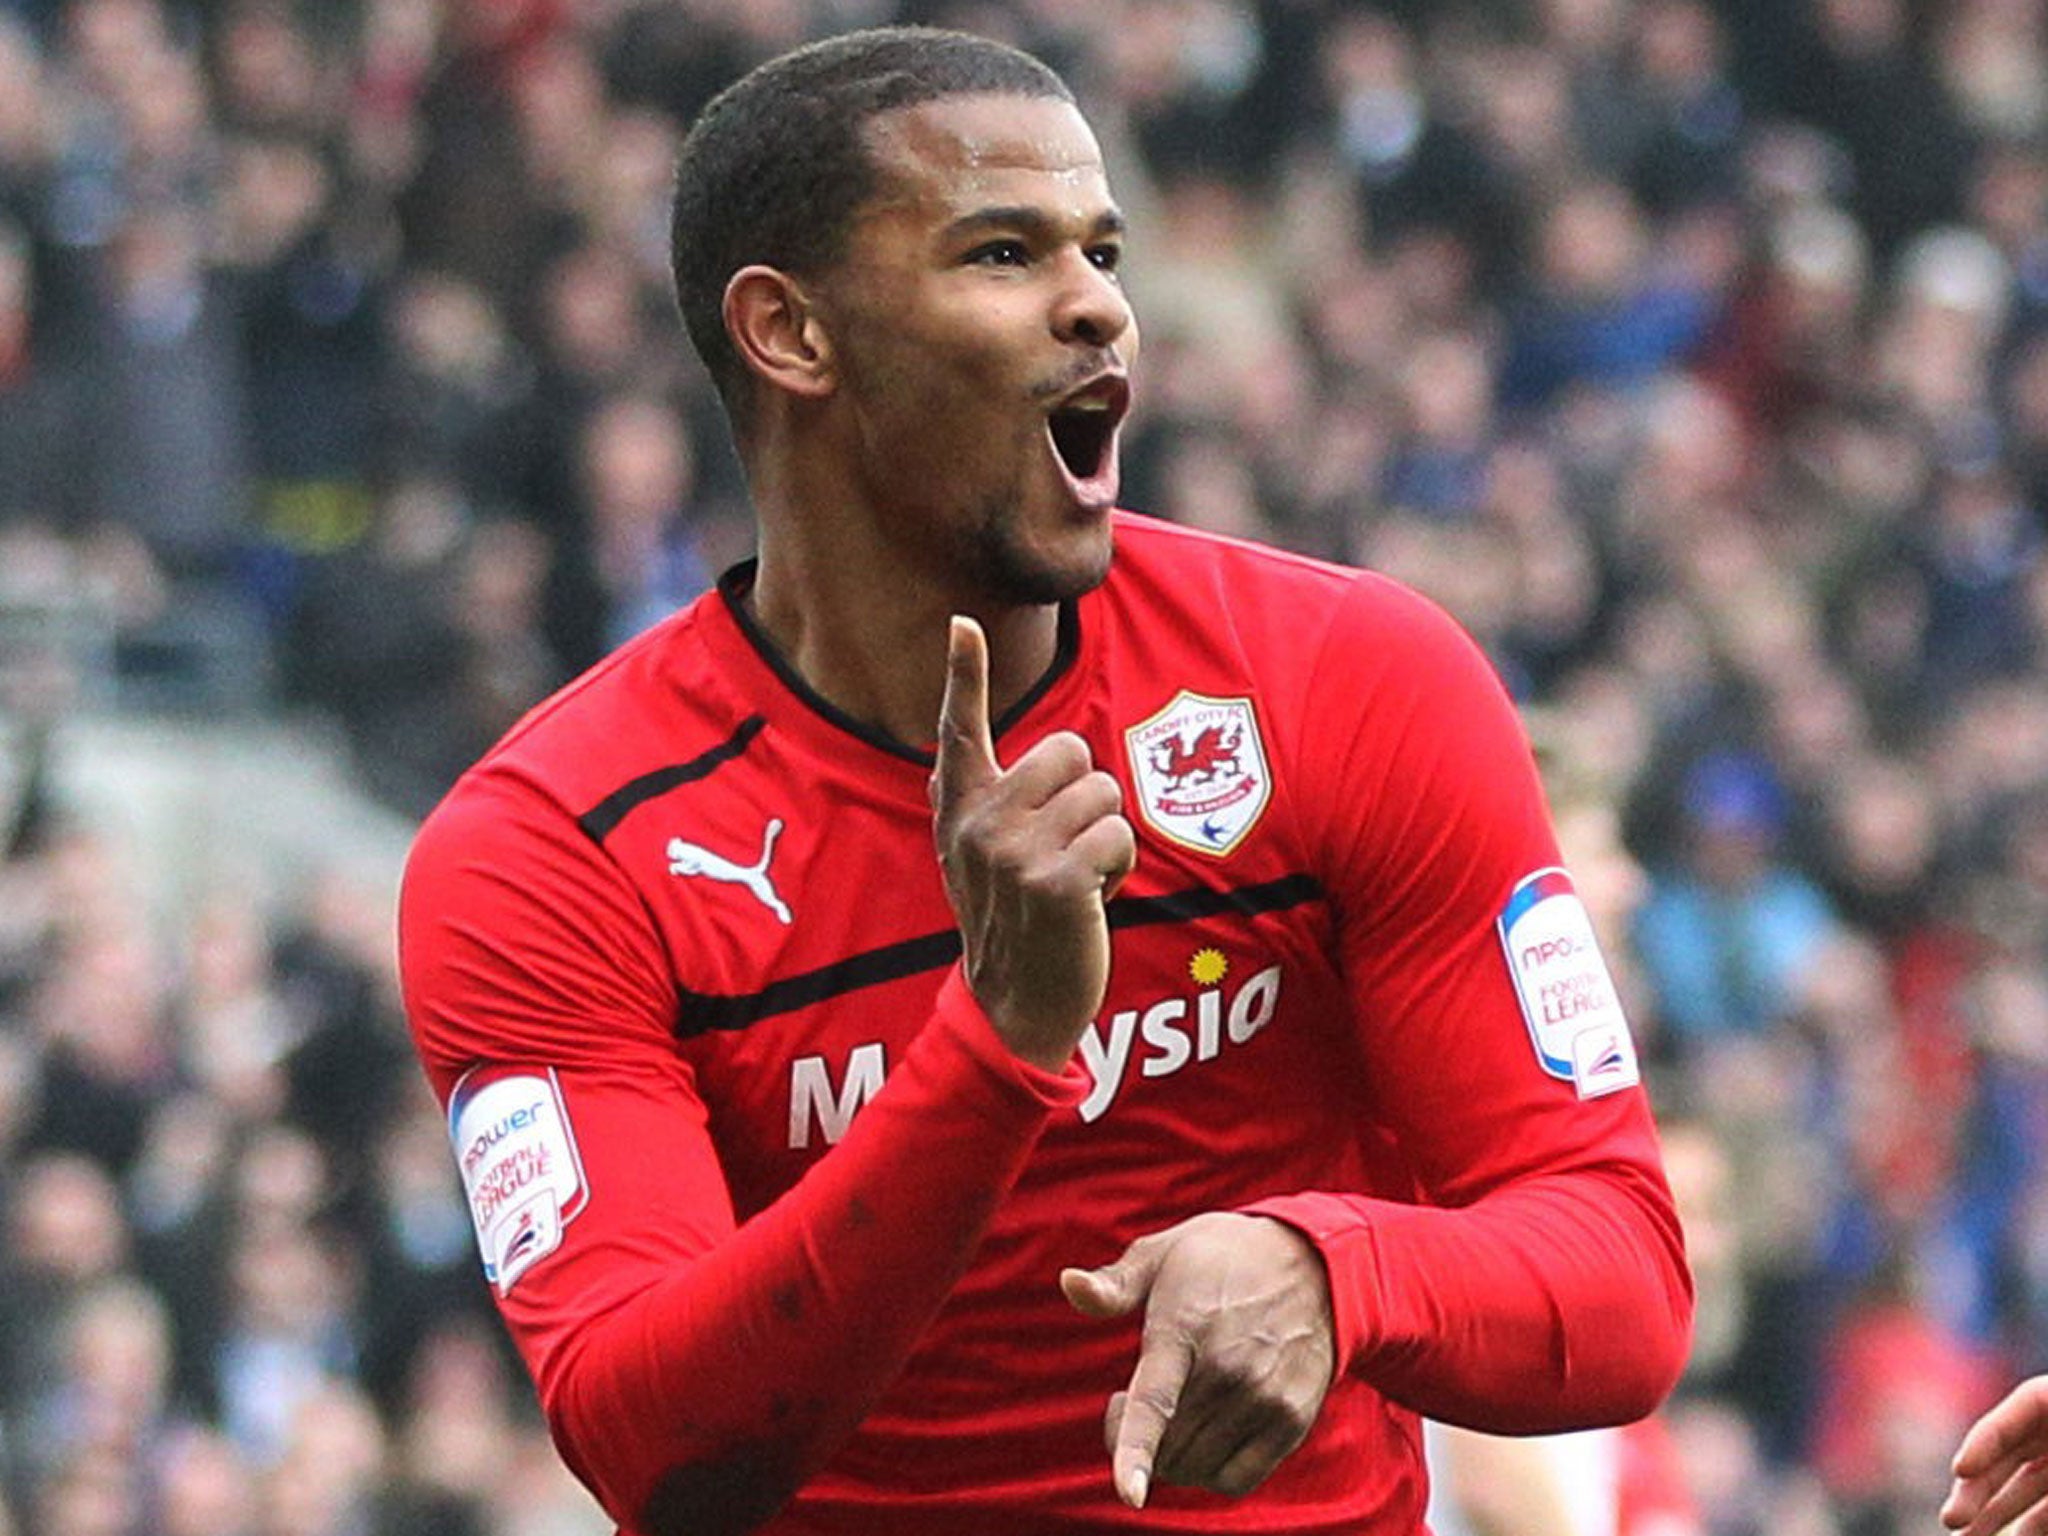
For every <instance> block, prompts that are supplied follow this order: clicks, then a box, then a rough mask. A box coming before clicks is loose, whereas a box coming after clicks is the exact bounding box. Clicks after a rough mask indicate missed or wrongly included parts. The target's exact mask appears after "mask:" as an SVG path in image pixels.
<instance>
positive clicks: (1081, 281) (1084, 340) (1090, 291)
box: [1052, 251, 1132, 347]
mask: <svg viewBox="0 0 2048 1536" xmlns="http://www.w3.org/2000/svg"><path fill="white" fill-rule="evenodd" d="M1065 275H1066V280H1065V282H1063V283H1062V284H1061V287H1060V292H1059V296H1058V298H1057V300H1056V301H1055V303H1054V307H1053V315H1052V328H1053V334H1054V335H1055V336H1057V337H1059V339H1060V340H1061V341H1066V342H1075V343H1078V344H1080V345H1082V346H1089V347H1107V346H1111V345H1113V344H1114V343H1115V342H1117V341H1118V340H1120V339H1121V338H1122V337H1123V335H1124V334H1125V332H1127V331H1129V330H1130V329H1131V328H1132V315H1131V303H1130V300H1129V299H1127V298H1126V297H1125V296H1124V290H1123V285H1122V284H1121V283H1119V282H1118V281H1117V280H1116V276H1115V274H1113V273H1111V272H1109V271H1106V270H1105V269H1103V268H1102V267H1098V266H1097V265H1096V264H1095V263H1094V262H1093V261H1091V260H1090V259H1089V258H1088V256H1087V254H1086V253H1085V252H1081V251H1075V252H1072V253H1071V259H1070V260H1069V261H1068V262H1067V263H1066V274H1065Z"/></svg>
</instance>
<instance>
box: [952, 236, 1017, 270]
mask: <svg viewBox="0 0 2048 1536" xmlns="http://www.w3.org/2000/svg"><path fill="white" fill-rule="evenodd" d="M1030 259H1031V254H1030V252H1028V251H1026V250H1025V249H1024V242H1023V241H1021V240H991V241H989V243H988V244H987V245H977V246H976V247H975V248H974V249H973V250H971V251H969V252H968V253H967V260H968V263H969V264H970V265H972V266H979V267H1021V266H1024V265H1025V264H1026V263H1027V262H1029V261H1030Z"/></svg>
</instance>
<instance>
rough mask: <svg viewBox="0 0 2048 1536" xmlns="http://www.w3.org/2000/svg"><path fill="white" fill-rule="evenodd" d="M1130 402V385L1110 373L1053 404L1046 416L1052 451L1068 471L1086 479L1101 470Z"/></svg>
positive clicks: (1103, 467)
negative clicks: (1108, 375)
mask: <svg viewBox="0 0 2048 1536" xmlns="http://www.w3.org/2000/svg"><path fill="white" fill-rule="evenodd" d="M1130 402H1131V392H1130V386H1129V385H1128V384H1126V383H1125V382H1124V380H1123V379H1122V378H1120V377H1116V376H1110V377H1107V378H1103V379H1098V380H1097V381H1095V382H1094V383H1092V384H1090V385H1088V386H1086V387H1085V388H1083V389H1080V390H1077V391H1075V392H1074V393H1073V394H1071V395H1069V396H1067V398H1066V399H1064V400H1062V401H1061V402H1060V403H1059V404H1058V405H1056V406H1054V407H1053V409H1052V412H1051V414H1050V415H1049V416H1048V418H1047V424H1048V426H1049V428H1050V430H1051V434H1052V446H1053V451H1054V452H1055V453H1057V454H1058V455H1059V456H1060V463H1062V464H1064V465H1065V466H1066V469H1067V473H1068V474H1070V475H1072V476H1073V477H1074V478H1075V479H1076V480H1082V481H1087V480H1093V479H1094V478H1095V477H1096V476H1098V475H1100V474H1101V473H1102V472H1103V470H1104V469H1105V468H1106V467H1107V466H1108V463H1109V450H1110V445H1111V444H1112V443H1114V442H1115V441H1116V429H1117V426H1118V425H1119V424H1120V423H1121V422H1122V421H1123V419H1124V413H1125V412H1126V411H1127V410H1129V409H1130Z"/></svg>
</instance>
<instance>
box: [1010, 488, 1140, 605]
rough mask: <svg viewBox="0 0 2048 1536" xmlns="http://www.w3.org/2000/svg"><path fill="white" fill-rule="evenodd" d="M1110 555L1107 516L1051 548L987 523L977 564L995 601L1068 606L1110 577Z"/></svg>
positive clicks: (1109, 529) (1074, 532) (1074, 530)
mask: <svg viewBox="0 0 2048 1536" xmlns="http://www.w3.org/2000/svg"><path fill="white" fill-rule="evenodd" d="M1112 553H1113V538H1112V535H1111V528H1110V521H1109V514H1108V513H1107V512H1105V513H1103V514H1102V515H1101V517H1100V519H1099V520H1097V521H1096V522H1095V523H1093V524H1092V525H1091V526H1089V527H1088V528H1086V529H1072V530H1069V531H1068V532H1067V533H1066V534H1065V535H1064V536H1063V537H1061V538H1060V539H1058V540H1056V541H1054V547H1050V548H1041V547H1033V546H1027V545H1025V544H1023V543H1022V542H1021V541H1019V540H1017V539H1016V538H1015V537H1014V536H1013V535H1012V530H1011V529H1010V528H1008V527H1006V526H1002V525H1001V524H995V523H985V524H984V525H983V538H982V540H981V550H980V554H981V560H980V562H979V563H980V565H981V570H982V576H983V582H984V585H985V586H986V587H987V589H988V593H989V595H990V596H991V597H993V598H994V599H995V600H996V601H998V602H1001V603H1006V604H1012V605H1015V606H1018V607H1024V606H1030V605H1035V604H1042V603H1064V602H1068V601H1070V600H1072V599H1073V598H1077V597H1079V596H1080V595H1081V594H1082V593H1084V592H1092V591H1094V590H1095V588H1097V587H1099V586H1101V585H1102V582H1103V579H1104V578H1105V577H1106V576H1108V575H1109V563H1110V557H1111V554H1112Z"/></svg>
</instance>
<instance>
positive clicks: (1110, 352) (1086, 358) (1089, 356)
mask: <svg viewBox="0 0 2048 1536" xmlns="http://www.w3.org/2000/svg"><path fill="white" fill-rule="evenodd" d="M1123 369H1124V360H1123V355H1122V354H1121V353H1119V352H1118V351H1117V349H1116V348H1115V347H1114V346H1108V347H1097V348H1095V349H1094V350H1093V351H1091V352H1088V353H1085V354H1083V355H1082V356H1080V357H1077V358H1075V359H1074V361H1073V364H1072V366H1070V367H1067V368H1063V369H1061V370H1060V372H1059V374H1058V376H1057V377H1055V378H1051V379H1044V380H1041V381H1040V382H1038V383H1037V384H1034V385H1032V386H1031V398H1032V399H1034V400H1057V399H1059V397H1060V396H1061V395H1064V394H1066V393H1068V392H1069V391H1070V390H1074V389H1078V388H1079V387H1080V386H1081V385H1083V384H1086V383H1087V382H1088V381H1089V380H1090V379H1094V378H1099V377H1101V376H1102V375H1103V374H1105V373H1112V372H1113V373H1121V372H1123Z"/></svg>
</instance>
